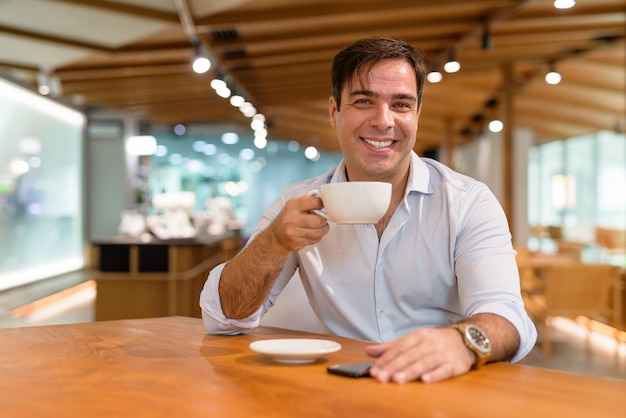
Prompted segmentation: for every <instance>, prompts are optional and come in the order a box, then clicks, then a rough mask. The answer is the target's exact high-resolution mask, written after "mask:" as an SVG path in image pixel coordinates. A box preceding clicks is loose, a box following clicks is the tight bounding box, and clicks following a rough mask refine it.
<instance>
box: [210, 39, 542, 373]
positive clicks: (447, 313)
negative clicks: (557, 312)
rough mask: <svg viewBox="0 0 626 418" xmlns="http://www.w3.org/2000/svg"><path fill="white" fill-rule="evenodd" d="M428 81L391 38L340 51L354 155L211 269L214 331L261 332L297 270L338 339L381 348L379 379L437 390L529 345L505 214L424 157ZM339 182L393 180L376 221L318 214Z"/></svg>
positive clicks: (348, 150)
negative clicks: (322, 191)
mask: <svg viewBox="0 0 626 418" xmlns="http://www.w3.org/2000/svg"><path fill="white" fill-rule="evenodd" d="M425 75H426V65H425V63H424V61H423V58H422V56H421V52H419V51H418V50H416V49H414V48H413V47H412V46H411V45H409V44H407V43H405V42H401V41H396V40H393V39H388V38H373V39H364V40H360V41H358V42H356V43H354V44H353V45H351V46H348V47H347V48H345V49H344V50H343V51H341V52H340V53H339V54H338V55H337V56H336V57H335V59H334V61H333V66H332V96H331V97H330V100H329V113H330V123H331V125H332V126H333V127H334V128H335V129H336V131H337V137H338V140H339V144H340V146H341V149H342V152H343V156H344V159H343V161H342V162H341V163H340V164H339V166H338V167H336V168H335V169H333V170H331V171H330V172H329V173H327V174H325V175H322V176H319V177H316V178H313V179H310V180H305V181H301V182H299V183H296V184H293V185H290V186H288V187H286V188H285V189H284V190H283V191H282V193H281V196H280V197H279V198H278V199H277V200H276V201H275V202H274V203H273V204H272V205H271V206H270V208H268V209H267V211H266V212H265V213H264V214H263V216H262V218H261V220H260V222H259V224H258V226H257V228H256V230H255V232H254V233H253V236H252V238H251V240H250V241H249V243H248V245H247V246H246V248H244V249H243V250H242V252H241V253H239V254H238V255H237V256H236V257H234V258H233V259H232V260H231V261H230V262H228V263H225V264H223V265H220V266H218V267H216V268H215V269H214V270H213V271H212V272H211V273H210V274H209V278H208V280H207V283H206V285H205V288H204V290H203V292H202V295H201V300H200V304H201V307H202V313H203V320H204V324H205V327H206V328H207V330H208V331H209V332H210V333H224V334H234V333H239V332H242V331H243V330H245V329H247V328H250V327H255V326H257V325H258V324H259V320H260V318H261V317H262V316H263V314H264V313H265V312H266V311H267V310H268V309H269V308H270V307H271V306H272V305H273V303H274V301H275V300H276V298H277V297H278V295H279V294H280V292H281V291H282V289H283V288H284V287H285V286H286V284H287V282H288V281H289V279H290V278H291V276H292V275H293V274H294V272H295V271H296V269H299V271H300V277H301V279H302V282H303V285H304V288H305V290H306V293H307V296H308V298H309V301H310V303H311V306H312V308H313V310H314V311H315V313H316V314H317V315H318V317H319V318H320V320H321V321H322V323H323V324H324V325H325V326H326V327H327V328H328V329H329V330H330V331H331V332H333V333H335V334H336V335H341V336H347V337H354V338H360V339H367V340H371V341H378V342H381V343H380V344H373V345H371V346H368V347H367V350H366V351H367V354H369V355H370V356H372V357H375V358H376V361H375V362H374V365H373V366H372V367H371V369H370V374H371V375H372V376H373V377H374V378H375V379H377V380H379V381H380V382H389V381H392V382H396V383H405V382H409V381H412V380H416V379H419V380H421V381H423V382H436V381H440V380H444V379H448V378H451V377H454V376H458V375H461V374H464V373H466V372H467V371H469V370H470V369H471V368H472V367H475V366H480V365H482V364H483V363H485V362H486V361H487V360H488V361H517V360H519V359H521V358H522V357H524V356H525V355H526V354H527V353H528V352H529V351H530V350H531V349H532V347H533V346H534V343H535V340H536V330H535V327H534V325H533V323H532V322H531V320H530V319H529V317H528V315H527V314H526V311H525V310H524V306H523V302H522V299H521V296H520V289H519V277H518V271H517V267H516V264H515V252H514V251H513V249H512V246H511V236H510V233H509V230H508V225H507V222H506V218H505V216H504V213H503V211H502V208H501V207H500V205H499V204H498V202H497V200H496V199H495V197H494V196H493V194H492V193H491V192H490V191H489V190H488V189H487V187H486V186H485V185H483V184H482V183H479V182H477V181H475V180H472V179H470V178H468V177H465V176H463V175H461V174H458V173H455V172H453V171H452V170H450V169H449V168H447V167H445V166H443V165H442V164H440V163H438V162H436V161H433V160H429V159H424V158H420V157H418V156H417V154H415V152H414V151H413V146H414V144H415V141H416V134H417V129H418V120H419V115H420V111H421V104H422V93H423V88H424V78H425ZM342 181H385V182H389V183H391V184H392V187H393V191H392V198H391V204H390V206H389V209H388V211H387V213H386V214H385V215H384V216H383V218H382V219H381V220H380V221H379V222H378V223H377V224H376V225H338V224H330V225H329V224H328V223H327V221H326V220H325V219H324V218H323V217H321V216H318V215H316V214H314V213H312V211H313V210H314V209H321V207H322V203H321V201H320V200H319V198H318V197H316V196H312V195H309V194H308V192H309V191H310V190H312V189H319V187H320V186H321V185H322V184H324V183H327V182H342ZM451 325H453V326H451ZM469 325H472V326H469Z"/></svg>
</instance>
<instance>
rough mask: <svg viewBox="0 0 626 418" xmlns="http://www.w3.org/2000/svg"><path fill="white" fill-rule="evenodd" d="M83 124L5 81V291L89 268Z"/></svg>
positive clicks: (1, 233)
mask: <svg viewBox="0 0 626 418" xmlns="http://www.w3.org/2000/svg"><path fill="white" fill-rule="evenodd" d="M35 120H36V121H37V123H33V121H35ZM84 126H85V118H84V116H83V115H82V114H81V113H79V112H76V111H74V110H72V109H70V108H67V107H65V106H62V105H60V104H58V103H56V102H54V101H52V100H49V99H46V98H43V97H41V96H39V95H38V94H35V93H33V92H31V91H29V90H26V89H23V88H21V87H19V86H16V85H14V84H12V83H9V82H7V81H4V80H2V79H0V248H2V251H0V289H4V288H9V287H13V286H17V285H20V284H23V283H27V282H30V281H34V280H38V279H42V278H46V277H50V276H53V275H55V274H61V273H64V272H68V271H72V270H76V269H78V268H81V267H82V266H83V264H84V260H83V216H82V197H83V196H82V188H83V186H82V178H83V168H82V157H83V155H82V153H83V130H84Z"/></svg>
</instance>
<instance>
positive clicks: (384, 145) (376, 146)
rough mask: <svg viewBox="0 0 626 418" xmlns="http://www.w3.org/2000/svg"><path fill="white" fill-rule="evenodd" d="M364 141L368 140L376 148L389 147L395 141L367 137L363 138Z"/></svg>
mask: <svg viewBox="0 0 626 418" xmlns="http://www.w3.org/2000/svg"><path fill="white" fill-rule="evenodd" d="M363 141H365V142H367V143H368V144H370V145H371V146H373V147H374V148H378V149H380V148H385V147H388V146H389V145H391V144H392V143H393V141H385V142H379V141H371V140H369V139H365V138H363Z"/></svg>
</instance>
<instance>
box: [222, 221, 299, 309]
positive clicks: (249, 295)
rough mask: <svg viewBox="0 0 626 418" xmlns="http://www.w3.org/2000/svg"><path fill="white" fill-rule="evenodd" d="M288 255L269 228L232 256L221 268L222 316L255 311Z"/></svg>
mask: <svg viewBox="0 0 626 418" xmlns="http://www.w3.org/2000/svg"><path fill="white" fill-rule="evenodd" d="M288 255H289V251H288V250H286V249H285V248H284V247H283V246H281V245H280V244H279V243H278V242H276V240H275V239H274V237H273V234H272V233H271V230H270V228H268V229H267V230H265V231H263V232H262V233H261V234H260V235H259V236H258V237H257V238H256V239H255V240H254V241H252V242H251V243H250V245H248V247H246V249H245V250H244V251H242V252H241V253H240V254H239V255H237V256H236V257H235V258H233V259H232V260H231V261H230V262H229V263H228V264H227V265H226V266H225V267H224V270H223V272H222V276H221V279H220V285H219V294H220V301H221V304H222V311H223V312H224V315H226V317H228V318H232V319H242V318H246V317H248V316H250V315H251V314H252V313H253V312H254V311H256V310H257V309H258V308H259V306H261V304H262V303H263V300H264V299H265V297H266V295H267V293H268V292H269V290H270V288H271V287H272V284H273V283H274V280H275V279H276V276H277V275H278V273H279V272H280V269H281V267H282V265H283V264H284V262H285V260H286V258H287V256H288Z"/></svg>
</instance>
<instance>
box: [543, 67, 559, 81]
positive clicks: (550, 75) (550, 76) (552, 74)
mask: <svg viewBox="0 0 626 418" xmlns="http://www.w3.org/2000/svg"><path fill="white" fill-rule="evenodd" d="M560 82H561V74H560V73H559V72H558V71H556V70H555V69H554V67H553V66H550V70H549V71H548V72H547V73H546V83H548V84H559V83H560Z"/></svg>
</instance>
